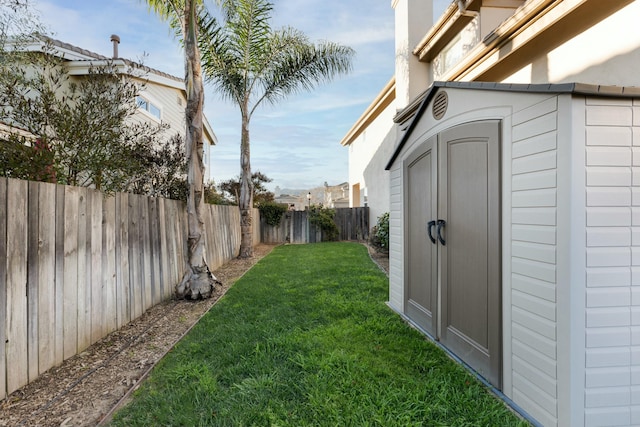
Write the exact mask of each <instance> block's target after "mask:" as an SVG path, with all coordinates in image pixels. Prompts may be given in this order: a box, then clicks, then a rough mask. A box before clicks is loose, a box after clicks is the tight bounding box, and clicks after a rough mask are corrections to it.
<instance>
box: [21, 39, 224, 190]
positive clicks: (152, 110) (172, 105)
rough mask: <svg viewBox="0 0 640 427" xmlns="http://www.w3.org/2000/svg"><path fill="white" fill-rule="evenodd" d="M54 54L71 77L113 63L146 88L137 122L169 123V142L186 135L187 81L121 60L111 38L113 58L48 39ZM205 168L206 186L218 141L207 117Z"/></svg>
mask: <svg viewBox="0 0 640 427" xmlns="http://www.w3.org/2000/svg"><path fill="white" fill-rule="evenodd" d="M49 41H50V42H51V45H52V48H53V53H54V54H56V55H58V56H59V57H60V58H63V59H64V60H65V61H66V65H67V67H68V70H69V75H70V76H72V78H73V77H81V76H86V75H88V74H89V70H90V68H91V67H92V66H94V67H95V66H100V65H105V64H106V63H107V62H111V63H113V64H114V65H115V66H116V67H118V69H119V70H121V72H122V73H128V74H129V75H131V76H132V77H134V78H135V79H137V80H139V81H140V82H141V83H144V84H145V88H144V90H143V91H142V92H141V93H140V95H139V96H138V99H137V102H138V106H139V108H138V114H137V115H136V117H135V119H137V120H141V121H143V122H149V123H151V124H155V123H157V124H159V123H166V124H168V125H169V130H168V131H167V132H166V138H170V137H171V136H173V135H175V134H176V133H179V134H181V135H182V136H184V135H185V129H186V128H185V120H184V111H185V106H186V101H187V92H186V88H185V83H184V79H181V78H179V77H175V76H172V75H170V74H167V73H164V72H162V71H158V70H156V69H153V68H149V67H146V66H141V65H140V64H137V63H135V62H133V61H130V60H128V59H123V58H119V56H118V44H119V43H120V38H119V37H118V36H115V35H114V36H111V42H112V43H113V55H112V57H111V58H108V57H106V56H103V55H100V54H97V53H94V52H90V51H88V50H86V49H82V48H80V47H77V46H73V45H70V44H68V43H64V42H61V41H59V40H54V39H49ZM43 46H44V42H37V43H32V44H29V45H28V46H26V47H25V49H27V50H32V51H40V50H42V48H43ZM203 139H204V141H203V142H204V150H203V151H204V164H205V167H206V169H205V182H206V181H208V180H210V179H211V176H210V167H209V164H210V161H209V156H210V154H209V149H210V147H211V146H212V145H215V144H216V143H217V137H216V135H215V133H214V132H213V129H212V128H211V125H210V124H209V122H208V120H207V118H206V117H204V132H203Z"/></svg>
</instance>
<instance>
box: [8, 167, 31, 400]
mask: <svg viewBox="0 0 640 427" xmlns="http://www.w3.org/2000/svg"><path fill="white" fill-rule="evenodd" d="M27 188H28V187H27V182H25V181H17V180H15V179H10V180H8V182H7V208H8V212H7V242H6V247H7V263H6V265H7V279H6V280H7V317H6V322H5V323H4V324H5V325H6V363H7V366H8V367H10V369H7V372H6V377H7V388H8V389H9V390H11V389H12V388H13V389H15V388H18V387H20V386H21V385H23V384H25V383H26V382H27V381H28V379H29V372H28V369H29V364H28V359H27V331H28V325H27V306H28V302H27V295H26V291H27V289H26V287H27V202H28V197H27V194H28V191H27Z"/></svg>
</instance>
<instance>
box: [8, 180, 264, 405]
mask: <svg viewBox="0 0 640 427" xmlns="http://www.w3.org/2000/svg"><path fill="white" fill-rule="evenodd" d="M258 216H259V213H258V211H257V210H254V218H255V219H256V220H255V221H254V242H256V243H258V242H259V225H258V224H259V221H258V220H257V218H258ZM203 219H204V221H205V230H206V234H205V242H206V248H207V250H206V259H207V262H208V264H209V266H210V268H211V269H212V270H213V269H215V268H217V267H219V266H220V265H221V264H223V263H224V262H225V261H227V260H229V259H231V258H233V257H235V256H237V254H238V252H239V248H240V215H239V212H238V208H237V207H235V206H213V205H207V206H206V208H205V212H204V218H203ZM186 235H187V221H186V208H185V203H184V202H180V201H176V200H166V199H160V198H151V197H145V196H138V195H133V194H123V193H117V194H115V195H114V196H105V195H103V194H102V193H100V192H98V191H95V190H91V189H88V188H80V187H67V186H62V185H55V184H47V183H39V182H28V181H20V180H15V179H6V178H0V321H1V322H2V324H1V325H0V399H2V398H4V397H5V396H6V395H8V394H9V393H11V392H13V391H14V390H17V389H18V388H20V387H22V386H23V385H25V384H27V383H28V382H30V381H33V380H34V379H35V378H37V377H38V375H40V374H41V373H43V372H45V371H46V370H48V369H49V368H51V367H53V366H56V365H58V364H60V363H61V362H62V361H63V360H65V359H67V358H69V357H71V356H73V355H75V354H77V353H79V352H81V351H82V350H84V349H85V348H87V347H88V346H89V345H91V344H93V343H95V342H96V341H98V340H99V339H100V338H102V337H104V336H106V335H107V334H109V333H110V332H113V331H115V330H116V329H118V328H120V327H121V326H123V325H126V324H127V323H129V322H130V321H131V320H134V319H136V318H137V317H139V316H140V315H142V313H143V312H144V311H145V310H147V309H148V308H150V307H151V306H153V305H155V304H157V303H159V302H161V301H163V300H166V299H168V298H170V297H171V296H172V295H173V292H174V286H175V284H176V283H178V282H179V281H180V279H181V278H182V274H183V273H184V271H185V267H186V251H187V249H186Z"/></svg>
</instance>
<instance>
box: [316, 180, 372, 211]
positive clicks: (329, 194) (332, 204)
mask: <svg viewBox="0 0 640 427" xmlns="http://www.w3.org/2000/svg"><path fill="white" fill-rule="evenodd" d="M365 203H366V202H365ZM323 206H324V207H326V208H332V209H334V208H348V207H349V183H348V182H343V183H342V184H338V185H329V184H327V183H325V184H324V202H323Z"/></svg>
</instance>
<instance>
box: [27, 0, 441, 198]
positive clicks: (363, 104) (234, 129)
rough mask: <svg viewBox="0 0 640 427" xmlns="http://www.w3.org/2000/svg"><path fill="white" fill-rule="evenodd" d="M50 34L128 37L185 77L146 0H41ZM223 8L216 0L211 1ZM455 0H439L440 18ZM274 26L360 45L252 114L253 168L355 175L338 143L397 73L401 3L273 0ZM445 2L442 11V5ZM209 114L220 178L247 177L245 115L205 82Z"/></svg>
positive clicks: (126, 42)
mask: <svg viewBox="0 0 640 427" xmlns="http://www.w3.org/2000/svg"><path fill="white" fill-rule="evenodd" d="M33 1H34V5H35V9H36V10H37V11H38V12H39V14H40V18H41V21H42V23H43V24H44V25H45V26H46V27H47V28H48V30H49V31H50V32H51V33H52V36H53V37H54V38H56V39H58V40H61V41H63V42H66V43H70V44H72V45H75V46H78V47H81V48H84V49H88V50H90V51H92V52H95V53H99V54H102V55H105V56H111V54H112V43H111V42H110V36H111V34H117V35H119V36H120V39H121V43H120V45H119V48H118V50H119V56H120V57H123V58H127V59H131V60H134V61H136V60H137V61H143V63H144V64H145V65H147V66H149V67H152V68H155V69H157V70H159V71H163V72H166V73H169V74H172V75H174V76H177V77H183V76H184V59H183V54H182V50H181V48H180V45H179V42H178V41H177V40H176V39H175V37H174V36H173V34H172V33H171V31H170V30H169V26H168V24H167V23H166V22H163V21H161V20H160V19H159V18H158V17H156V16H155V15H154V14H152V13H150V12H149V11H148V8H147V6H146V2H145V1H144V0H33ZM206 2H207V4H208V5H209V6H210V7H212V8H213V7H215V3H214V2H213V1H212V0H206ZM449 3H450V0H435V2H434V12H435V16H436V17H438V16H439V14H440V13H441V12H442V11H443V10H444V8H445V7H446V6H447V5H448V4H449ZM273 4H274V9H273V11H272V22H271V25H272V28H281V27H283V26H290V27H294V28H296V29H298V30H301V31H302V32H304V33H305V34H306V35H307V36H308V37H309V38H310V39H311V40H312V41H314V42H318V41H322V40H328V41H332V42H337V43H341V44H344V45H347V46H350V47H351V48H353V49H354V50H355V52H356V55H355V58H354V60H353V69H352V72H351V73H350V74H348V75H344V76H338V77H337V78H336V79H334V80H333V81H332V82H331V83H328V84H323V85H321V86H318V87H317V88H316V89H314V90H313V91H311V92H304V93H301V94H297V95H294V96H291V97H289V98H287V99H286V100H285V101H283V102H280V103H278V104H276V105H275V106H271V105H267V104H264V105H262V106H261V107H258V109H257V110H256V112H255V113H254V115H253V117H252V120H251V126H250V132H251V167H252V170H253V171H260V172H262V173H263V174H265V175H267V176H268V177H269V178H271V179H272V180H273V182H271V183H270V184H269V185H268V188H269V189H271V190H272V191H273V190H274V189H275V188H276V186H277V187H280V188H282V189H285V188H289V189H301V190H304V189H311V188H314V187H319V186H322V185H324V183H325V182H326V183H328V184H329V185H337V184H340V183H343V182H347V181H348V147H343V146H342V145H340V141H341V140H342V138H343V137H344V136H345V135H346V133H347V132H348V131H349V129H350V128H351V126H353V124H354V123H355V122H356V120H357V119H358V118H359V117H360V116H361V115H362V113H363V112H364V111H365V110H366V108H367V107H368V106H369V104H370V103H371V102H372V101H373V100H374V98H375V97H376V96H377V95H378V93H379V92H380V91H381V90H382V88H383V87H384V86H385V85H386V83H387V82H388V81H389V80H390V79H391V78H392V76H393V73H394V56H395V55H394V50H395V49H394V11H393V8H392V7H391V0H273ZM440 9H441V10H440ZM204 112H205V115H206V117H207V119H208V121H209V123H210V124H211V125H212V128H213V130H214V132H215V134H216V136H217V138H218V144H217V145H216V146H214V147H212V148H211V152H210V158H211V161H210V164H209V165H208V168H209V172H210V174H211V177H212V178H213V179H214V181H215V182H216V183H220V182H221V181H224V180H227V179H230V178H235V177H237V176H239V175H240V113H239V110H238V108H237V106H236V105H234V104H232V103H230V102H228V101H224V100H223V99H222V98H221V97H220V96H219V95H218V94H217V93H215V92H214V90H213V89H212V87H211V86H207V85H205V110H204Z"/></svg>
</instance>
